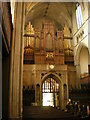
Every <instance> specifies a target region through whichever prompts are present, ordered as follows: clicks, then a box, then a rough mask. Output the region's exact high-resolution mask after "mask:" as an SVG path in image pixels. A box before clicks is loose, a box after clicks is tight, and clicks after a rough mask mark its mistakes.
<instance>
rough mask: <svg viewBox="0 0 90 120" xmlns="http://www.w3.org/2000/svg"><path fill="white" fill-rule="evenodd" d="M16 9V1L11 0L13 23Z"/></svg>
mask: <svg viewBox="0 0 90 120" xmlns="http://www.w3.org/2000/svg"><path fill="white" fill-rule="evenodd" d="M14 8H15V0H11V14H12V23H13V22H14Z"/></svg>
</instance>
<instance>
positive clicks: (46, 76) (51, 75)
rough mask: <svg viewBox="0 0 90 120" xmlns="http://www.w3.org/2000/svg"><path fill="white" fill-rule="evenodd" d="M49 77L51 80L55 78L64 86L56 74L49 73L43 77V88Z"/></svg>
mask: <svg viewBox="0 0 90 120" xmlns="http://www.w3.org/2000/svg"><path fill="white" fill-rule="evenodd" d="M49 77H51V78H53V79H54V80H56V82H58V83H59V84H62V81H61V78H60V77H59V76H58V75H57V74H55V73H48V74H46V75H44V76H43V78H42V83H41V86H42V84H43V82H44V81H45V80H46V79H47V78H49Z"/></svg>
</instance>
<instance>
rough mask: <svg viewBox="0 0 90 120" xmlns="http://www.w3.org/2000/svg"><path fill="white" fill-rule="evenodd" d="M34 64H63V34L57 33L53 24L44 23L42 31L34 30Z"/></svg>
mask: <svg viewBox="0 0 90 120" xmlns="http://www.w3.org/2000/svg"><path fill="white" fill-rule="evenodd" d="M34 62H35V64H64V45H63V32H62V31H57V35H56V36H55V32H54V23H53V22H45V23H44V25H43V29H42V31H40V30H38V29H35V51H34Z"/></svg>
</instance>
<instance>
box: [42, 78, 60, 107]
mask: <svg viewBox="0 0 90 120" xmlns="http://www.w3.org/2000/svg"><path fill="white" fill-rule="evenodd" d="M59 91H60V86H59V83H58V82H56V81H55V80H54V79H53V78H47V79H46V80H45V81H44V82H43V85H42V106H52V107H58V106H59Z"/></svg>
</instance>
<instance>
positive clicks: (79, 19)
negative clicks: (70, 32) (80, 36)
mask: <svg viewBox="0 0 90 120" xmlns="http://www.w3.org/2000/svg"><path fill="white" fill-rule="evenodd" d="M76 20H77V27H78V29H79V28H80V27H81V26H82V24H83V20H82V10H81V6H80V4H79V3H77V4H76Z"/></svg>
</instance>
